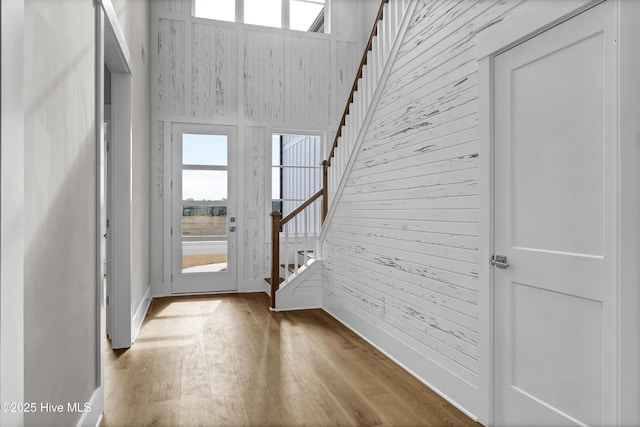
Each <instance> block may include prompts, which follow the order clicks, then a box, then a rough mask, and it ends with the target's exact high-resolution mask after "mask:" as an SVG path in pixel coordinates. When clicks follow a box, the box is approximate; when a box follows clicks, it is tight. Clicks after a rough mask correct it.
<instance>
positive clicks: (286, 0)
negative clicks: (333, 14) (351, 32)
mask: <svg viewBox="0 0 640 427" xmlns="http://www.w3.org/2000/svg"><path fill="white" fill-rule="evenodd" d="M328 2H329V0H194V3H193V5H194V7H193V16H195V17H197V18H206V19H216V20H220V21H229V22H243V23H245V24H252V25H262V26H266V27H274V28H284V29H291V30H298V31H309V32H316V33H324V32H325V26H324V15H325V7H326V5H327V3H328Z"/></svg>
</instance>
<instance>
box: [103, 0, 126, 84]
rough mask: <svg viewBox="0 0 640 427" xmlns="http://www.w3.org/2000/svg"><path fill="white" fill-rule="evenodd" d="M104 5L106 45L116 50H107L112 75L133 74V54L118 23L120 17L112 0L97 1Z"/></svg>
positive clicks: (106, 59) (106, 57) (107, 60)
mask: <svg viewBox="0 0 640 427" xmlns="http://www.w3.org/2000/svg"><path fill="white" fill-rule="evenodd" d="M97 2H98V3H99V4H100V5H102V10H103V12H104V18H105V21H104V22H105V23H106V24H109V25H105V27H104V43H105V46H106V47H111V46H113V47H114V48H115V49H108V48H106V49H105V62H107V64H109V68H110V70H111V72H112V73H124V74H131V73H132V67H131V53H130V52H129V47H128V46H127V41H126V39H125V37H124V32H123V31H122V27H120V24H119V21H118V15H117V14H116V10H115V9H114V7H113V3H112V2H111V0H97ZM111 67H113V68H111Z"/></svg>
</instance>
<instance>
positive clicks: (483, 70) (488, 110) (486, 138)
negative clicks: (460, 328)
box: [478, 58, 494, 426]
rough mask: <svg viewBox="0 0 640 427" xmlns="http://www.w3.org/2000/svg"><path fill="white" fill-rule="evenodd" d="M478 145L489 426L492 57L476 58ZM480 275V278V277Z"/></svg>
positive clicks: (483, 389) (483, 376) (484, 413)
mask: <svg viewBox="0 0 640 427" xmlns="http://www.w3.org/2000/svg"><path fill="white" fill-rule="evenodd" d="M478 65H479V70H478V72H479V75H480V77H481V79H480V87H479V90H480V115H479V123H480V126H479V127H480V129H479V130H480V144H479V147H478V157H479V159H478V160H479V182H480V185H479V211H478V225H479V244H478V254H479V257H478V258H479V259H480V262H479V263H478V278H479V280H478V318H479V320H480V331H479V332H480V339H479V340H478V348H479V352H480V353H479V354H480V361H479V362H480V363H479V366H480V377H479V388H480V397H481V399H482V405H481V411H480V412H479V413H478V417H479V419H480V422H481V423H483V424H484V425H487V426H490V425H493V410H492V409H491V408H492V406H493V403H492V401H493V345H494V344H493V328H494V326H493V312H494V307H493V281H494V277H493V269H492V268H491V266H490V264H489V259H490V258H491V255H492V253H493V248H494V239H493V230H494V227H493V225H494V221H493V218H494V210H493V206H494V205H493V200H494V199H493V195H494V193H493V188H494V162H493V156H494V148H493V147H494V145H493V128H494V126H493V79H492V78H489V79H486V78H484V77H485V76H493V60H490V59H489V58H484V59H481V60H480V63H479V64H478ZM483 278H484V279H483Z"/></svg>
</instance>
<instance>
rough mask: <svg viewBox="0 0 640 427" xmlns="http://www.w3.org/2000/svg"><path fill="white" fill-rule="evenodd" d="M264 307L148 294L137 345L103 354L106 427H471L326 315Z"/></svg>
mask: <svg viewBox="0 0 640 427" xmlns="http://www.w3.org/2000/svg"><path fill="white" fill-rule="evenodd" d="M268 307H269V298H268V297H267V296H266V295H265V294H239V295H210V296H186V297H172V298H158V299H154V300H153V302H152V304H151V306H150V308H149V312H148V314H147V318H146V319H145V322H144V324H143V326H142V328H141V330H140V333H139V335H138V338H137V339H136V343H135V344H134V345H133V347H132V348H130V349H129V350H127V351H111V350H106V351H105V415H104V419H103V423H102V425H103V426H104V427H114V426H129V427H137V426H147V425H149V426H151V425H154V426H155V425H167V426H169V425H170V426H185V427H187V426H261V427H262V426H442V425H445V426H474V425H477V424H476V423H474V422H473V421H472V420H471V419H469V418H468V417H466V416H465V415H464V414H462V413H461V412H460V411H458V410H457V409H456V408H455V407H453V406H452V405H451V404H449V403H448V402H446V401H445V400H444V399H442V398H441V397H439V396H438V395H437V394H435V393H434V392H433V391H431V390H430V389H428V388H427V387H426V386H424V385H423V384H422V383H420V381H418V380H417V379H416V378H414V377H412V376H411V375H410V374H408V373H407V372H406V371H404V370H402V369H401V368H400V367H399V366H397V365H396V364H395V363H393V362H392V361H391V360H389V359H388V358H387V357H386V356H384V355H383V354H382V353H381V352H379V351H378V350H376V349H375V348H373V347H372V346H371V345H369V344H368V343H367V342H365V341H364V340H362V339H361V338H359V337H358V336H357V335H356V334H354V333H353V332H352V331H350V330H349V329H347V328H345V327H344V326H343V325H342V324H340V323H339V322H338V321H337V320H335V319H334V318H332V317H331V316H329V315H328V314H327V313H325V312H324V311H322V310H304V311H294V312H285V313H274V312H271V311H270V310H269V308H268Z"/></svg>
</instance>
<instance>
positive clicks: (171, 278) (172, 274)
mask: <svg viewBox="0 0 640 427" xmlns="http://www.w3.org/2000/svg"><path fill="white" fill-rule="evenodd" d="M171 282H172V283H173V273H171Z"/></svg>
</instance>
